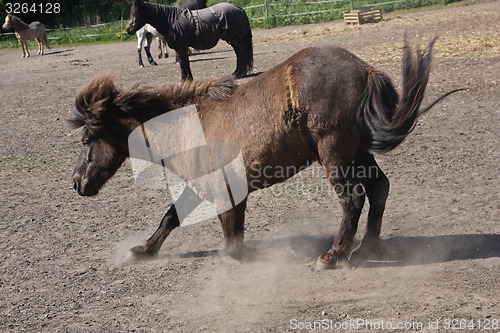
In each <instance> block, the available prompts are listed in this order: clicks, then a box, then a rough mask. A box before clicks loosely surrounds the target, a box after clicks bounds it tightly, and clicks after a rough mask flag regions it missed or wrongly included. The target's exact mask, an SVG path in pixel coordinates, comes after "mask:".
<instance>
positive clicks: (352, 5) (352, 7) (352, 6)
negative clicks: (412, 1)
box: [351, 0, 406, 12]
mask: <svg viewBox="0 0 500 333" xmlns="http://www.w3.org/2000/svg"><path fill="white" fill-rule="evenodd" d="M405 1H406V0H405ZM353 10H354V3H353V0H351V12H352V11H353Z"/></svg>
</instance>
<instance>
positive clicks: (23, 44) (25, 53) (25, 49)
mask: <svg viewBox="0 0 500 333" xmlns="http://www.w3.org/2000/svg"><path fill="white" fill-rule="evenodd" d="M18 40H19V44H21V50H22V51H23V55H22V58H24V57H29V56H30V53H29V51H28V45H27V44H26V41H24V40H22V39H18Z"/></svg>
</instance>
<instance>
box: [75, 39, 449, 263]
mask: <svg viewBox="0 0 500 333" xmlns="http://www.w3.org/2000/svg"><path fill="white" fill-rule="evenodd" d="M432 45H433V42H431V43H430V46H429V50H428V51H427V52H424V53H422V52H418V53H417V57H416V58H415V57H414V56H413V55H412V52H411V50H410V48H409V47H408V46H405V49H404V60H403V88H402V96H401V98H398V94H397V92H396V90H395V89H394V86H393V84H392V83H391V80H390V79H389V77H388V76H387V75H385V74H384V73H382V72H381V71H379V70H377V69H375V68H374V67H371V66H369V65H367V64H366V63H365V62H363V61H362V60H361V59H359V58H357V57H356V56H354V55H353V54H352V53H350V52H348V51H346V50H345V49H342V48H340V47H315V48H307V49H304V50H302V51H300V52H298V53H296V54H295V55H293V56H292V57H291V58H289V59H288V60H286V61H285V62H283V63H282V64H280V65H277V66H276V67H274V68H272V69H270V70H269V71H267V72H265V73H263V74H261V75H260V76H258V77H256V78H255V79H253V80H251V81H250V82H248V83H245V84H243V85H241V86H238V87H236V86H235V85H234V83H233V81H232V80H231V79H225V80H219V81H213V82H210V81H206V82H189V81H184V82H182V83H179V84H176V85H166V86H162V87H137V86H136V87H134V88H132V89H129V90H121V89H119V88H117V87H115V85H114V82H113V79H112V77H111V76H110V74H109V73H107V74H104V75H97V76H96V77H94V78H93V79H92V80H91V81H90V82H89V83H88V84H87V85H86V86H85V87H83V88H82V89H81V90H80V92H79V93H78V95H77V97H76V110H77V113H75V117H74V118H73V119H72V120H71V123H72V124H73V126H74V127H81V126H83V139H82V150H81V153H80V156H79V158H78V161H77V163H76V167H75V170H74V174H73V182H74V188H75V190H77V191H78V193H79V194H80V195H84V196H86V195H96V194H97V193H98V191H99V189H100V188H101V187H102V185H103V184H104V183H105V182H106V181H107V180H108V179H109V178H110V177H111V176H112V175H113V174H114V173H115V171H116V170H117V169H118V168H119V167H120V165H121V164H122V162H123V161H125V159H126V158H127V157H128V156H129V147H128V141H127V138H128V136H129V134H130V133H131V132H132V131H133V130H134V129H135V128H137V127H139V126H141V124H143V123H144V122H146V121H148V120H150V119H153V118H155V117H157V116H159V115H161V114H164V113H165V112H169V111H171V110H174V109H177V108H180V107H183V106H186V105H190V104H195V105H196V107H197V112H198V116H199V118H200V120H201V125H202V128H203V132H204V134H205V137H206V140H207V142H227V143H232V144H235V145H237V146H238V147H240V149H241V152H242V155H243V160H244V163H245V168H246V177H247V181H248V184H249V185H248V192H252V191H254V190H257V189H260V188H264V187H267V186H271V185H273V184H275V183H278V182H281V181H284V180H285V179H287V178H289V177H291V176H292V175H293V174H294V173H295V172H297V171H299V170H301V167H302V168H303V167H304V166H306V165H309V164H310V163H312V161H318V162H319V163H320V164H321V166H322V167H323V170H324V172H325V174H326V176H327V178H328V180H329V182H330V183H331V185H332V186H333V187H334V189H335V191H336V194H337V195H338V197H339V201H340V204H341V206H342V209H343V216H342V224H341V227H340V230H339V232H338V234H337V237H336V238H335V242H334V244H333V246H332V248H331V249H330V250H329V251H328V252H326V253H324V254H323V255H321V256H320V257H319V258H318V260H317V263H316V266H315V268H316V269H318V270H321V269H326V268H332V267H334V266H335V264H336V263H337V261H338V260H342V259H348V258H349V255H350V260H351V261H352V262H359V261H362V260H366V259H367V258H369V257H370V256H371V255H374V254H380V250H379V235H380V229H381V222H382V215H383V213H384V207H385V202H386V199H387V195H388V192H389V181H388V179H387V177H386V176H385V174H384V173H383V172H382V170H380V168H379V167H378V165H377V163H376V162H375V159H374V156H373V154H374V153H385V152H387V151H389V150H391V149H393V148H395V147H396V146H397V145H398V144H400V143H401V142H402V141H403V140H404V139H405V137H406V136H407V135H408V133H409V132H410V131H411V130H412V129H413V127H414V125H415V121H416V119H417V117H418V116H420V115H421V114H423V113H424V112H426V111H427V110H429V109H430V108H431V107H432V106H434V105H435V104H436V103H437V102H438V101H439V100H441V99H442V98H444V97H445V96H447V95H448V94H450V93H451V92H450V93H447V94H446V95H444V96H442V97H440V98H439V99H438V100H436V101H435V102H433V103H432V104H431V105H430V106H428V107H426V108H424V109H420V104H421V102H422V99H423V96H424V90H425V87H426V85H427V81H428V78H429V73H430V65H431V53H432ZM178 134H179V133H172V134H171V135H169V134H168V133H167V134H166V136H165V137H164V139H163V140H164V142H176V140H177V141H182V140H183V139H182V135H181V136H179V135H178ZM194 167H196V165H195V166H194ZM264 168H266V169H265V170H264ZM284 168H286V170H287V171H288V172H287V173H283V172H272V170H276V171H278V170H283V169H284ZM363 169H366V170H371V172H369V173H366V172H357V171H358V170H363ZM262 171H266V172H262ZM200 196H201V197H203V196H204V194H203V193H201V191H198V189H197V188H196V187H193V188H190V187H186V190H185V191H184V193H182V195H181V197H180V198H179V199H178V200H177V201H176V203H174V205H172V206H171V207H170V209H169V210H168V212H167V213H166V214H165V216H164V217H163V219H162V221H161V223H160V226H159V228H158V229H157V230H156V232H155V233H154V234H153V235H152V236H151V237H150V238H149V239H148V240H147V241H146V242H145V243H144V244H143V245H139V246H136V247H134V248H132V249H131V252H132V254H133V255H134V256H135V257H137V258H144V257H151V256H154V255H156V254H157V253H158V251H159V250H160V247H161V245H162V243H163V241H164V240H165V238H166V237H167V236H168V235H169V234H170V232H171V231H172V230H173V229H175V228H176V227H178V226H179V225H180V222H181V221H179V217H178V213H177V211H176V205H177V202H179V201H180V200H181V199H185V198H190V199H192V200H194V201H196V200H201V199H200V198H199V197H200ZM365 197H368V200H369V202H370V210H369V214H368V224H367V230H366V234H365V236H364V238H363V240H362V243H361V244H360V245H359V246H358V247H357V249H355V250H354V251H353V252H352V253H351V254H350V249H351V246H352V244H353V239H354V236H355V233H356V230H357V228H358V219H359V217H360V214H361V210H362V208H363V204H364V202H365ZM245 208H246V198H245V199H244V200H243V201H242V202H241V203H239V204H236V205H235V206H233V208H232V209H230V210H228V211H226V212H224V213H221V214H220V215H219V219H220V221H221V224H222V229H223V232H224V237H225V240H226V250H227V252H228V254H229V255H230V256H231V257H233V258H235V259H238V260H251V259H252V258H254V256H255V254H256V252H255V251H254V250H250V249H248V248H246V247H245V246H244V242H243V232H244V217H245Z"/></svg>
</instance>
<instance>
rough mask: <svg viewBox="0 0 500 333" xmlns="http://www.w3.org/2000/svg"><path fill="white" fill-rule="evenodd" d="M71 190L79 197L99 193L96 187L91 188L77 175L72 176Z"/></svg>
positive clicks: (85, 180)
mask: <svg viewBox="0 0 500 333" xmlns="http://www.w3.org/2000/svg"><path fill="white" fill-rule="evenodd" d="M73 188H74V189H75V190H76V191H77V192H78V194H79V195H81V196H94V195H96V194H97V193H98V192H99V190H98V189H97V188H96V187H94V186H91V185H90V184H89V182H88V180H87V179H82V178H81V176H80V175H79V174H75V175H74V176H73Z"/></svg>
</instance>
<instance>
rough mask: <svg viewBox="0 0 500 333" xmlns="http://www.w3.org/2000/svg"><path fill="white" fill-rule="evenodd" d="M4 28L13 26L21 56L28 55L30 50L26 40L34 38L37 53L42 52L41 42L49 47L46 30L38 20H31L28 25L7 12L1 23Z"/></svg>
mask: <svg viewBox="0 0 500 333" xmlns="http://www.w3.org/2000/svg"><path fill="white" fill-rule="evenodd" d="M2 28H4V29H10V28H13V29H14V31H15V33H16V37H17V40H19V43H20V44H21V48H22V50H23V58H24V57H29V56H30V52H29V50H28V43H27V42H26V41H28V40H34V39H35V40H36V42H37V43H38V54H39V55H40V54H43V44H44V43H45V46H47V48H48V49H50V45H49V41H48V40H47V31H46V30H45V26H44V25H43V24H41V23H40V22H38V21H35V22H31V23H30V24H29V25H27V24H26V23H24V22H23V21H21V19H19V18H18V17H17V16H14V15H11V14H7V17H5V23H4V24H3V25H2Z"/></svg>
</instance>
